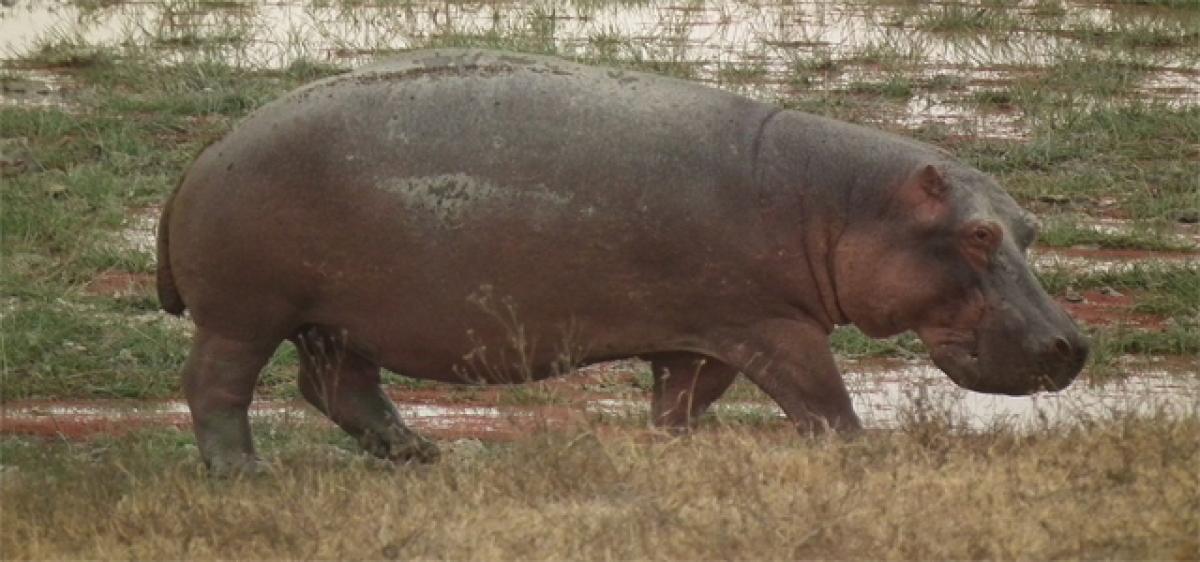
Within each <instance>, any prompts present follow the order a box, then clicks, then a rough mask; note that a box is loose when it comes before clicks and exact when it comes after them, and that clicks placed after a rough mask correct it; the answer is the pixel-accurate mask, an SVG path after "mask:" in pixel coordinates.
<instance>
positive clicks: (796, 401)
mask: <svg viewBox="0 0 1200 562" xmlns="http://www.w3.org/2000/svg"><path fill="white" fill-rule="evenodd" d="M723 340H724V344H723V346H722V347H723V348H724V349H723V358H724V359H726V360H727V361H728V362H729V363H730V364H731V365H734V366H736V367H737V368H738V370H739V371H741V372H742V373H745V375H746V377H747V378H749V379H750V380H751V381H753V382H754V384H755V385H757V386H758V387H759V388H761V389H762V390H763V392H765V393H767V395H768V396H770V397H771V398H772V399H774V400H775V402H776V403H778V404H779V407H780V408H782V409H783V411H784V413H785V414H787V417H788V419H789V420H791V421H792V423H794V424H796V427H797V428H798V429H799V430H800V431H802V432H806V433H814V432H821V431H824V430H825V429H827V428H832V429H834V430H836V431H839V432H847V433H856V432H858V431H861V430H862V423H861V422H860V421H859V420H858V416H857V415H856V414H855V413H854V407H853V406H852V405H851V403H850V394H849V393H848V392H847V391H846V384H845V382H844V381H843V380H842V376H841V373H839V372H838V369H837V365H836V364H835V363H834V360H833V353H832V351H830V349H829V334H828V333H826V332H825V330H823V329H821V327H820V326H817V325H816V324H815V323H813V324H810V323H806V322H802V321H794V320H775V321H769V322H764V323H762V324H759V325H756V326H753V327H751V328H750V329H748V330H744V331H739V332H738V333H734V334H729V335H728V336H727V337H726V338H723Z"/></svg>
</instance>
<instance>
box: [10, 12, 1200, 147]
mask: <svg viewBox="0 0 1200 562" xmlns="http://www.w3.org/2000/svg"><path fill="white" fill-rule="evenodd" d="M9 4H11V5H8V4H6V6H7V7H0V57H9V58H15V57H20V56H24V55H27V54H30V53H34V52H38V51H39V50H41V52H42V54H43V56H42V58H45V59H48V60H46V61H44V63H45V64H48V65H51V66H53V65H54V64H56V61H57V62H59V63H61V62H62V61H61V60H59V59H62V60H71V59H72V58H75V59H77V58H80V57H84V58H86V57H88V56H93V55H94V54H95V52H96V49H97V48H119V49H124V50H126V51H127V52H130V51H132V52H135V53H137V54H139V55H149V56H151V57H153V58H159V59H161V60H163V61H166V62H170V61H179V60H185V59H188V60H195V59H196V58H197V56H199V57H200V58H204V57H209V58H217V59H220V60H224V61H226V62H229V63H231V64H234V65H236V66H240V67H246V68H282V67H285V66H287V65H289V64H291V63H292V62H294V61H296V60H298V59H301V58H303V59H309V60H316V61H321V62H331V63H334V64H337V65H341V66H348V67H353V66H357V65H360V64H363V63H365V62H367V61H369V60H371V59H374V58H376V57H378V56H380V55H385V54H387V53H392V52H396V51H400V50H406V49H411V48H415V47H421V46H428V45H431V44H439V45H459V44H465V43H476V44H477V43H478V42H479V41H480V38H481V37H482V38H483V40H484V41H485V42H487V43H489V44H499V45H508V46H511V47H513V48H521V49H526V50H528V49H534V50H555V51H557V52H559V53H561V54H564V55H566V56H575V57H580V58H583V59H587V60H598V61H627V62H628V61H641V62H644V63H649V66H652V67H655V68H657V69H658V70H660V71H664V72H669V73H673V74H682V75H686V76H688V77H691V78H694V79H699V80H705V81H709V82H713V83H715V84H717V85H719V86H721V87H725V88H729V89H733V90H739V91H744V92H745V93H748V94H750V95H754V96H758V97H762V98H767V99H774V98H777V97H779V96H781V95H796V94H797V92H801V93H803V92H818V93H819V92H829V91H850V92H855V91H856V89H855V88H864V89H865V91H867V92H871V91H874V90H876V89H879V88H883V91H884V92H886V91H888V88H896V87H899V88H901V89H902V90H905V91H904V92H903V93H901V94H899V95H896V94H894V93H893V94H891V95H889V94H886V93H885V94H884V95H883V96H882V98H883V99H882V100H881V102H880V103H879V104H878V105H879V106H880V109H881V110H882V112H883V119H886V120H890V121H892V122H894V123H898V124H900V125H902V126H907V127H920V126H926V125H936V126H941V127H948V128H949V129H951V130H954V131H958V132H960V133H962V134H970V135H974V136H989V137H1003V138H1023V137H1025V136H1026V134H1027V132H1026V131H1025V129H1024V126H1023V124H1022V122H1021V116H1020V115H1017V114H1011V113H1006V112H1003V111H980V110H978V109H977V107H975V105H974V104H971V103H968V102H964V99H969V98H970V95H971V94H972V92H974V91H975V90H977V89H979V88H981V87H991V86H994V85H995V84H996V83H997V80H999V81H1000V83H1004V82H1006V81H1011V80H1012V79H1013V78H1014V77H1015V76H1018V75H1020V74H1022V73H1027V72H1029V71H1030V70H1031V69H1036V68H1040V67H1047V68H1049V67H1048V66H1047V65H1054V64H1057V63H1059V62H1062V61H1063V60H1068V61H1073V60H1075V59H1077V58H1079V57H1081V56H1082V57H1085V58H1086V57H1087V56H1092V55H1090V54H1088V53H1091V51H1090V49H1097V48H1099V47H1096V46H1095V45H1093V44H1092V43H1094V41H1093V42H1092V43H1088V42H1087V41H1084V40H1082V39H1080V37H1079V35H1080V34H1079V33H1075V32H1071V31H1069V30H1077V29H1085V30H1095V29H1096V28H1097V26H1107V25H1112V26H1117V28H1121V26H1124V28H1123V29H1126V30H1127V31H1128V30H1129V29H1150V30H1151V31H1154V30H1157V31H1156V32H1157V33H1159V34H1165V35H1164V36H1165V37H1166V38H1167V39H1170V38H1171V37H1172V35H1171V34H1172V33H1175V31H1173V30H1176V28H1177V27H1179V26H1186V25H1188V22H1183V21H1177V18H1178V17H1182V16H1180V15H1179V14H1177V13H1176V12H1180V11H1178V10H1176V11H1169V12H1165V13H1166V14H1171V15H1169V16H1167V15H1163V14H1164V13H1163V12H1154V13H1148V14H1144V15H1137V16H1129V15H1128V14H1132V13H1134V12H1132V11H1129V10H1121V11H1120V14H1121V15H1120V16H1119V17H1118V15H1117V13H1118V9H1117V8H1115V7H1097V6H1096V5H1095V4H1093V3H1088V2H1064V3H1063V4H1062V7H1063V13H1062V14H1061V16H1060V17H1058V18H1053V17H1045V16H1039V15H1037V14H1036V10H1031V8H1030V7H1029V6H1028V5H1026V3H1022V4H1020V5H1018V6H1015V7H1012V8H995V7H993V8H990V9H987V10H983V9H980V10H976V9H975V8H972V7H969V6H968V7H967V8H961V9H958V10H957V11H956V10H955V8H954V6H950V5H945V6H943V5H936V6H929V7H922V6H920V5H911V4H905V3H897V4H891V3H878V2H864V3H855V2H838V1H833V0H801V1H794V2H759V1H755V0H720V1H694V2H692V1H684V2H681V1H679V0H646V1H635V2H630V1H604V0H599V1H589V2H569V3H558V2H550V1H544V0H529V1H503V0H501V1H496V2H433V1H427V0H426V1H413V2H391V1H386V0H385V1H380V2H366V3H364V2H357V1H351V0H307V1H275V0H268V1H245V0H230V1H211V0H205V1H174V0H171V1H162V2H149V1H129V2H122V1H116V2H98V3H93V2H90V1H89V2H82V1H64V0H9ZM1184 13H1185V14H1186V12H1184ZM980 15H982V16H983V17H984V18H985V19H984V20H981V21H979V22H976V24H974V25H976V27H974V28H968V31H969V33H965V34H964V33H956V32H953V31H947V30H945V29H940V28H939V25H943V24H940V23H939V22H940V21H944V20H954V19H955V18H958V19H960V20H961V19H963V18H966V19H970V18H977V17H980ZM1130 17H1134V19H1133V20H1130ZM987 18H990V19H987ZM1138 18H1140V19H1138ZM1172 18H1176V19H1172ZM1113 20H1120V21H1121V22H1125V23H1121V24H1120V25H1117V24H1115V23H1111V21H1113ZM1129 21H1133V23H1128V22H1129ZM1064 29H1067V30H1068V31H1063V30H1064ZM1181 29H1184V28H1181ZM1088 33H1092V31H1088ZM1092 35H1094V33H1092ZM1100 50H1101V52H1102V54H1103V52H1104V51H1103V49H1102V48H1101V49H1100ZM1187 51H1188V49H1183V48H1175V49H1158V50H1156V51H1154V52H1153V56H1151V57H1149V59H1148V62H1147V63H1146V64H1149V66H1150V67H1151V68H1153V69H1155V70H1153V71H1151V72H1148V73H1145V74H1146V76H1145V78H1144V79H1143V80H1142V82H1141V83H1140V85H1138V86H1137V87H1136V88H1135V90H1136V91H1137V92H1138V93H1139V95H1142V96H1145V97H1147V98H1150V99H1159V100H1161V101H1163V102H1164V103H1172V104H1180V103H1194V102H1196V101H1197V100H1200V79H1198V78H1197V76H1196V74H1195V71H1194V69H1193V68H1192V67H1193V64H1192V61H1193V59H1192V58H1190V56H1189V55H1188V52H1187ZM1103 56H1108V55H1103ZM1143 66H1145V65H1143ZM930 76H939V77H940V78H938V79H937V80H935V81H933V82H930V81H929V80H928V78H929V77H930ZM22 79H24V78H22ZM31 80H34V79H31ZM938 80H942V81H948V83H951V84H953V85H952V86H951V87H942V86H934V85H931V84H936V83H938ZM35 81H40V82H38V83H52V82H53V81H52V80H41V79H36V80H35ZM18 82H19V81H18ZM14 83H16V82H14ZM872 84H874V85H872ZM863 85H865V86H863ZM20 88H21V92H13V93H11V94H10V93H8V92H0V99H3V100H5V101H4V103H8V104H13V103H24V100H27V99H33V100H34V103H43V102H44V101H45V100H48V99H51V98H46V97H44V95H43V94H41V93H39V94H37V95H33V96H28V95H26V94H25V93H24V91H25V90H27V89H28V88H25V87H24V86H21V87H20ZM33 89H34V90H39V91H40V90H42V89H43V88H41V87H39V86H34V87H33ZM892 91H893V92H894V89H893V90H892ZM806 95H811V94H806ZM868 95H871V94H868ZM1189 100H1190V101H1189Z"/></svg>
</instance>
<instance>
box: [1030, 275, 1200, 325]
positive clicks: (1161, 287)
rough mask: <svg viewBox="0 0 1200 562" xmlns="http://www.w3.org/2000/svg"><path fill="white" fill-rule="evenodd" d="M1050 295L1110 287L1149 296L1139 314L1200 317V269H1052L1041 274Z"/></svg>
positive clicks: (1140, 306)
mask: <svg viewBox="0 0 1200 562" xmlns="http://www.w3.org/2000/svg"><path fill="white" fill-rule="evenodd" d="M1037 276H1038V280H1039V281H1041V283H1042V286H1043V287H1045V288H1046V291H1047V292H1049V293H1051V294H1055V295H1061V294H1063V293H1065V292H1066V291H1067V290H1069V289H1074V290H1079V291H1082V290H1087V289H1100V288H1104V287H1109V288H1112V289H1115V290H1117V291H1122V292H1127V291H1138V292H1139V293H1143V294H1145V295H1146V297H1145V298H1143V299H1139V302H1138V303H1137V304H1136V305H1135V308H1134V310H1135V311H1136V312H1144V313H1149V314H1159V315H1163V316H1169V317H1173V318H1177V319H1179V320H1180V321H1181V322H1182V321H1186V319H1188V318H1192V319H1197V318H1198V317H1200V265H1197V264H1196V263H1195V262H1190V263H1182V264H1179V265H1169V264H1162V265H1141V264H1135V265H1133V266H1131V267H1127V268H1121V269H1119V270H1113V271H1094V272H1078V271H1074V270H1071V269H1067V268H1051V269H1048V270H1040V271H1038V272H1037Z"/></svg>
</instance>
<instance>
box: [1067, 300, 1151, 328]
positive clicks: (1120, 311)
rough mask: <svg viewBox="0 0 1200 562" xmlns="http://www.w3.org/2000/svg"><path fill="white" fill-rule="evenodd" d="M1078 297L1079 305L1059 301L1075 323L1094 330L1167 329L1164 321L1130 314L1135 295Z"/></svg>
mask: <svg viewBox="0 0 1200 562" xmlns="http://www.w3.org/2000/svg"><path fill="white" fill-rule="evenodd" d="M1081 296H1082V297H1083V301H1082V302H1068V301H1067V300H1066V299H1064V298H1062V297H1059V299H1058V302H1059V304H1061V305H1062V306H1063V308H1065V309H1066V310H1067V313H1068V314H1070V315H1071V317H1072V318H1074V319H1075V321H1076V322H1080V323H1082V324H1091V325H1093V326H1113V325H1125V326H1132V327H1136V328H1139V329H1142V330H1151V331H1161V330H1164V329H1166V321H1167V318H1166V317H1164V316H1158V315H1155V314H1145V313H1141V312H1134V311H1133V306H1134V305H1135V304H1136V303H1137V294H1136V293H1135V294H1127V293H1124V294H1121V295H1108V294H1104V293H1102V292H1100V291H1085V292H1084V293H1082V295H1081Z"/></svg>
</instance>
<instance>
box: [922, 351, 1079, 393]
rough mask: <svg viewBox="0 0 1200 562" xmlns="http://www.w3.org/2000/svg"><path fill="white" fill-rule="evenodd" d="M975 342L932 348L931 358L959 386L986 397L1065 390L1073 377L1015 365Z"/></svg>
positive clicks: (1049, 368) (1067, 374)
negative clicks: (989, 395) (986, 395)
mask: <svg viewBox="0 0 1200 562" xmlns="http://www.w3.org/2000/svg"><path fill="white" fill-rule="evenodd" d="M978 342H979V340H978V339H976V338H955V339H953V340H943V341H941V342H938V343H936V344H933V345H930V346H929V347H930V353H929V355H930V358H931V359H933V364H934V365H937V367H938V368H939V369H941V370H942V372H944V373H946V376H947V377H949V378H950V380H952V381H954V383H955V384H957V385H958V386H960V387H962V388H965V389H967V390H972V391H975V392H983V393H986V394H1004V395H1008V396H1026V395H1029V394H1033V393H1035V392H1041V391H1057V390H1062V389H1064V388H1066V387H1067V386H1069V385H1070V384H1071V381H1072V380H1073V379H1074V374H1073V372H1072V373H1064V374H1063V375H1059V376H1056V375H1054V374H1051V373H1054V372H1055V371H1056V370H1055V369H1053V368H1051V367H1050V366H1049V365H1027V366H1025V367H1026V368H1021V367H1017V366H1015V365H1012V362H1011V361H1010V360H1006V359H1004V358H1000V357H993V355H995V354H994V353H988V351H989V350H987V349H981V348H980V346H979V343H978Z"/></svg>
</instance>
